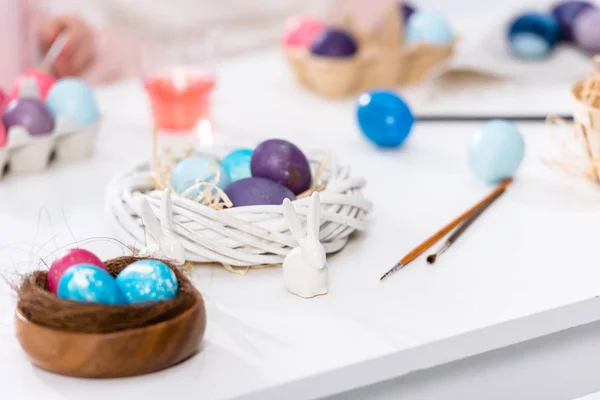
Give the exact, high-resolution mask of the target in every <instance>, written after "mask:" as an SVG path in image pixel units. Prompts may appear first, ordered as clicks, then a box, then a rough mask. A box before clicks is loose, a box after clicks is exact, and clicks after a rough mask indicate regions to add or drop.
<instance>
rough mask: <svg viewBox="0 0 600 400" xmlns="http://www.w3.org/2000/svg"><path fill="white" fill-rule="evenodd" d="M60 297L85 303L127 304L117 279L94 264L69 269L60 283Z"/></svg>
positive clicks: (58, 292)
mask: <svg viewBox="0 0 600 400" xmlns="http://www.w3.org/2000/svg"><path fill="white" fill-rule="evenodd" d="M56 294H57V295H58V297H60V298H61V299H66V300H74V301H81V302H84V303H102V304H126V302H125V298H124V297H123V294H122V293H121V291H120V290H119V287H118V286H117V283H116V281H115V278H114V277H113V276H112V275H111V274H109V273H108V272H106V271H105V270H103V269H101V268H98V267H97V266H95V265H92V264H76V265H73V266H72V267H69V268H67V270H66V271H65V272H64V273H63V275H62V277H61V278H60V281H59V283H58V290H57V292H56Z"/></svg>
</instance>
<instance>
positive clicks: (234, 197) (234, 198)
mask: <svg viewBox="0 0 600 400" xmlns="http://www.w3.org/2000/svg"><path fill="white" fill-rule="evenodd" d="M225 194H226V195H227V197H229V200H231V202H232V203H233V206H234V207H242V206H257V205H268V204H271V205H280V204H282V203H283V200H284V199H290V200H296V196H295V195H294V193H293V192H292V191H291V190H290V189H288V188H286V187H285V186H283V185H280V184H279V183H277V182H273V181H271V180H269V179H265V178H259V177H252V178H246V179H242V180H240V181H237V182H234V183H232V184H231V185H229V187H228V188H227V189H225Z"/></svg>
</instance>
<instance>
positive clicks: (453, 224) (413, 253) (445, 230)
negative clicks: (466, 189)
mask: <svg viewBox="0 0 600 400" xmlns="http://www.w3.org/2000/svg"><path fill="white" fill-rule="evenodd" d="M512 181H513V179H512V178H508V179H506V180H504V181H502V182H501V183H500V184H498V186H496V188H495V189H494V190H493V191H492V192H491V193H490V194H488V195H487V196H486V197H484V198H483V199H482V200H481V201H480V202H479V203H477V204H475V205H474V206H473V207H471V208H469V209H468V210H467V211H465V212H464V213H462V214H461V215H459V216H458V217H456V218H455V219H454V220H453V221H452V222H450V223H449V224H448V225H446V226H445V227H443V228H442V229H441V230H439V231H438V232H436V233H434V234H433V235H432V236H431V237H429V238H428V239H427V240H425V241H424V242H423V243H421V244H420V245H418V246H417V247H415V248H414V249H413V250H412V251H411V252H410V253H408V254H407V255H405V256H404V258H402V260H400V261H398V262H397V263H396V265H394V266H393V267H392V268H391V269H390V270H389V271H387V272H386V273H385V274H383V275H382V276H381V278H379V280H381V281H382V280H384V279H385V278H387V277H388V276H390V274H392V273H394V272H396V271H398V270H399V269H402V268H404V267H406V266H407V265H408V264H409V263H410V262H412V261H413V260H414V259H415V258H417V257H418V256H420V255H421V254H423V252H425V251H427V249H429V248H430V247H431V246H433V245H434V244H435V243H437V242H438V241H439V240H440V239H441V238H443V237H444V236H446V235H447V234H448V233H449V232H450V231H451V230H452V229H454V228H456V227H457V226H458V224H460V223H461V222H463V221H464V220H465V219H467V218H468V217H469V216H470V215H471V214H473V213H474V212H476V211H477V210H478V209H479V208H480V207H481V206H482V205H483V204H485V203H487V202H488V201H490V199H492V198H493V197H494V196H495V195H496V194H497V193H498V192H501V191H503V190H505V189H506V187H507V186H508V185H510V184H511V183H512Z"/></svg>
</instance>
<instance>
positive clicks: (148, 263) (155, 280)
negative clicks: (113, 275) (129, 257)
mask: <svg viewBox="0 0 600 400" xmlns="http://www.w3.org/2000/svg"><path fill="white" fill-rule="evenodd" d="M116 281H117V285H118V286H119V288H120V289H121V292H122V293H123V295H124V296H125V300H126V301H127V303H140V302H146V301H165V300H171V299H173V298H174V297H175V296H177V291H178V289H179V284H178V283H177V277H176V276H175V273H174V272H173V270H171V268H169V266H167V264H165V263H163V262H162V261H158V260H139V261H136V262H134V263H132V264H129V265H128V266H127V267H125V269H123V271H121V273H119V275H117V279H116Z"/></svg>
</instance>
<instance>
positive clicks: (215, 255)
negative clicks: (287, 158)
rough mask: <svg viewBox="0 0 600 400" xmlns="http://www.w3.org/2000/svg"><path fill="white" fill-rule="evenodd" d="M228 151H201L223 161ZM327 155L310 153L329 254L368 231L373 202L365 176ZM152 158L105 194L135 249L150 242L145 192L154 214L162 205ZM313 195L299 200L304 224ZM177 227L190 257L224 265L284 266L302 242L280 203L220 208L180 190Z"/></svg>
mask: <svg viewBox="0 0 600 400" xmlns="http://www.w3.org/2000/svg"><path fill="white" fill-rule="evenodd" d="M227 152H228V151H227V150H223V151H218V150H215V152H213V153H209V152H195V153H196V154H199V155H203V156H207V157H211V158H214V159H216V160H220V159H221V157H222V156H223V155H225V154H226V153H227ZM323 159H324V157H323V156H322V155H314V156H312V157H309V162H310V165H311V168H312V170H313V173H314V172H315V171H316V170H317V168H318V167H319V165H321V168H322V173H321V174H320V177H319V181H320V182H319V183H320V184H321V185H322V187H324V188H323V189H322V191H321V193H320V195H321V196H320V197H321V208H322V209H321V228H320V238H321V242H322V243H323V245H324V247H325V250H326V252H327V253H334V252H337V251H339V250H341V249H342V248H344V246H345V245H346V243H347V242H348V240H349V238H350V236H351V235H352V234H353V233H354V232H355V231H357V230H364V229H365V227H366V218H367V216H368V214H369V213H370V212H371V210H372V204H371V202H369V201H368V200H366V199H365V197H364V196H363V194H362V188H363V187H364V185H365V183H366V182H365V180H364V179H363V178H358V177H353V176H351V174H350V168H349V167H348V166H341V165H338V164H337V162H336V160H335V157H329V159H328V162H327V163H326V164H325V165H324V166H323V164H322V160H323ZM151 174H152V166H151V163H150V162H146V163H142V164H140V165H138V166H136V167H134V168H132V169H131V170H128V171H125V172H124V173H122V174H121V175H119V176H117V177H116V178H115V179H113V181H112V182H111V183H110V185H109V187H108V190H107V194H106V207H107V213H108V215H109V217H110V219H111V221H112V223H113V225H114V227H115V228H116V231H117V234H118V235H119V236H120V237H121V239H122V240H124V241H125V242H126V243H128V244H130V245H131V246H134V247H143V246H144V244H145V243H146V237H145V229H144V226H143V224H142V220H141V218H140V206H139V201H140V198H141V197H143V196H145V197H146V198H147V199H148V200H149V202H150V204H151V206H152V208H153V209H154V211H155V212H158V209H159V207H160V197H161V193H162V192H161V191H159V190H154V185H153V181H152V179H151ZM308 202H309V199H308V198H302V199H298V200H296V201H294V205H295V207H296V210H297V213H298V215H299V216H300V218H301V220H302V222H303V223H305V217H306V213H307V208H308ZM172 203H173V220H174V223H175V226H174V231H175V233H176V234H177V235H178V236H179V237H180V238H181V239H182V243H183V245H184V247H185V250H186V258H187V260H188V261H192V262H199V263H220V264H223V265H225V266H232V267H255V266H264V265H274V264H281V263H282V262H283V260H284V258H285V256H286V255H287V253H288V252H289V251H290V250H291V249H292V248H293V247H295V246H296V245H297V243H296V241H295V239H294V238H293V237H292V235H291V233H290V232H289V230H288V228H287V226H286V223H285V220H284V218H283V210H282V207H281V206H274V205H267V206H249V207H235V208H228V209H222V210H218V209H215V208H213V207H209V206H206V205H203V204H200V203H198V202H194V201H192V200H190V199H187V198H184V197H181V196H179V195H177V194H173V195H172Z"/></svg>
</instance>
